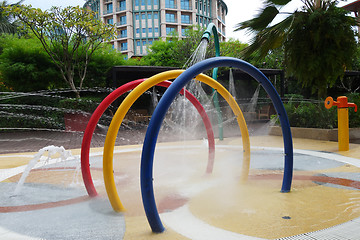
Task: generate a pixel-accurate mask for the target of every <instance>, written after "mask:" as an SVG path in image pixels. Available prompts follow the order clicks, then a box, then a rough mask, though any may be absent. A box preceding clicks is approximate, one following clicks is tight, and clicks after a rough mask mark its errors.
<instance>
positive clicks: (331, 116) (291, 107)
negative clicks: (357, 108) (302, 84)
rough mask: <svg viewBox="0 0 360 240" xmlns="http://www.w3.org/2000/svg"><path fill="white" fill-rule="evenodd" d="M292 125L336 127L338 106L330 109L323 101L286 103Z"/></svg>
mask: <svg viewBox="0 0 360 240" xmlns="http://www.w3.org/2000/svg"><path fill="white" fill-rule="evenodd" d="M284 106H285V110H286V112H287V115H288V118H289V122H290V126H292V127H305V128H330V129H332V128H336V126H337V115H336V108H331V109H330V110H328V109H326V108H325V107H324V104H323V103H322V102H315V103H314V102H305V101H300V102H293V101H289V102H288V103H285V104H284Z"/></svg>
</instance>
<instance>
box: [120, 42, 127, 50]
mask: <svg viewBox="0 0 360 240" xmlns="http://www.w3.org/2000/svg"><path fill="white" fill-rule="evenodd" d="M120 47H121V51H126V50H127V49H128V44H127V42H123V43H121V44H120Z"/></svg>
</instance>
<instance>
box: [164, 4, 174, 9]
mask: <svg viewBox="0 0 360 240" xmlns="http://www.w3.org/2000/svg"><path fill="white" fill-rule="evenodd" d="M165 8H174V9H176V4H175V3H165Z"/></svg>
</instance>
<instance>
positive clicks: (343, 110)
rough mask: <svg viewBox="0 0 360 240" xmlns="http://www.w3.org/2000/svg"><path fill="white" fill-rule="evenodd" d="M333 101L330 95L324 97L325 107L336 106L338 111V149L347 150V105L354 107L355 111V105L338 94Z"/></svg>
mask: <svg viewBox="0 0 360 240" xmlns="http://www.w3.org/2000/svg"><path fill="white" fill-rule="evenodd" d="M336 100H337V101H334V99H333V98H332V97H327V98H326V99H325V107H326V108H327V109H330V108H331V107H332V106H337V112H338V143H339V151H348V150H349V107H353V108H355V109H354V110H355V112H357V105H356V104H355V103H349V102H348V98H347V97H345V96H340V97H338V98H337V99H336Z"/></svg>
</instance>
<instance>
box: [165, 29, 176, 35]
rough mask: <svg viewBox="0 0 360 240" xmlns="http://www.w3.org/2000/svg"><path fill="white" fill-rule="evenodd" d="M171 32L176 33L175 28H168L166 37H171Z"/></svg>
mask: <svg viewBox="0 0 360 240" xmlns="http://www.w3.org/2000/svg"><path fill="white" fill-rule="evenodd" d="M171 32H175V28H174V27H166V35H169V34H170V33H171Z"/></svg>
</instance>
